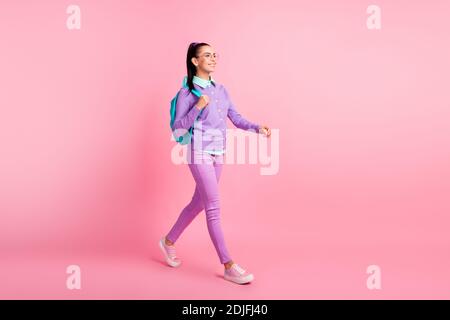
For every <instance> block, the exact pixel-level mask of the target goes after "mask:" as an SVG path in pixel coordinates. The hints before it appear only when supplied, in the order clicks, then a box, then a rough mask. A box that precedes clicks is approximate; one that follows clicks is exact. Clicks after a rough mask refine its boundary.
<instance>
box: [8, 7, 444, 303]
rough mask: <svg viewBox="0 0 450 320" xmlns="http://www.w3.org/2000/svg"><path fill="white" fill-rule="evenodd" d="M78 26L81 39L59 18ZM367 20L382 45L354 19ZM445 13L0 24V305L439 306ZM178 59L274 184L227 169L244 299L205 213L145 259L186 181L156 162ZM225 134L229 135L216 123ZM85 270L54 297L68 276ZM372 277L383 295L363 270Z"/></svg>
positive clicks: (304, 12)
mask: <svg viewBox="0 0 450 320" xmlns="http://www.w3.org/2000/svg"><path fill="white" fill-rule="evenodd" d="M70 4H77V5H79V6H80V8H81V30H72V31H70V30H68V29H67V28H66V19H67V17H68V14H66V8H67V6H68V5H70ZM370 4H376V5H378V6H380V7H381V23H382V28H381V30H368V29H367V27H366V19H367V17H368V14H367V13H366V8H367V6H368V5H370ZM449 12H450V3H449V2H448V1H444V0H443V1H437V0H435V1H376V3H373V2H368V1H349V0H348V1H331V0H329V1H312V0H311V1H298V0H295V1H285V0H278V1H261V0H258V1H227V2H224V1H207V2H205V1H197V0H191V1H170V0H168V1H158V2H156V1H154V2H153V1H111V0H108V1H87V0H86V1H81V0H78V1H74V2H72V1H12V0H2V1H1V4H0V39H1V49H0V52H1V59H0V70H1V72H0V88H1V94H0V112H1V113H0V145H1V157H0V182H1V183H0V254H1V260H2V261H1V263H0V268H1V270H0V298H3V299H11V298H25V299H28V298H33V299H43V298H54V299H79V298H82V299H97V298H111V299H119V298H121V299H134V298H137V299H180V298H194V299H197V298H209V299H219V298H220V299H230V298H231V299H311V298H325V299H330V298H337V299H346V298H359V299H380V298H381V299H396V298H412V299H416V298H426V299H428V298H440V299H442V298H445V299H448V298H450V275H449V273H448V270H449V267H450V256H449V252H450V250H449V249H450V247H449V246H450V235H449V224H450V218H449V212H450V197H449V194H450V165H449V163H450V129H449V125H448V123H449V119H450V108H449V107H450V93H449V91H448V84H449V83H450V62H449V59H448V57H449V56H450V42H449V41H448V40H449V38H448V34H449V30H450V19H448V13H449ZM191 41H206V42H209V43H211V44H212V45H213V46H214V48H215V49H216V51H217V52H219V53H220V55H221V60H220V61H219V64H218V67H217V69H216V70H217V71H216V72H215V73H214V74H213V77H214V78H215V79H216V80H217V81H219V82H221V83H223V84H224V85H225V86H226V87H227V88H228V90H229V92H230V93H231V95H232V97H233V100H234V102H235V104H236V106H237V108H238V110H239V111H240V112H241V113H242V114H243V115H244V116H245V117H247V118H248V119H250V120H252V121H255V122H258V123H266V124H268V125H269V126H270V127H271V128H274V129H279V130H280V170H279V173H278V174H277V175H273V176H262V175H260V174H259V169H260V166H259V165H228V166H226V167H225V168H224V171H223V175H222V178H221V183H220V190H221V202H222V226H223V229H224V233H225V236H226V240H227V244H228V246H229V249H230V252H231V254H232V256H233V257H234V260H235V261H236V262H238V263H240V264H241V265H243V266H244V267H246V268H248V269H249V270H250V271H251V272H253V273H254V274H255V281H254V282H253V283H252V284H251V285H247V286H237V285H234V284H232V283H229V282H225V281H223V280H222V279H221V278H220V276H221V274H222V272H223V271H222V266H221V265H220V264H219V261H218V257H217V256H216V253H215V251H214V247H213V245H212V243H211V241H210V239H209V235H208V232H207V229H206V223H205V217H204V213H203V212H202V213H201V214H200V215H199V216H198V217H197V219H196V220H195V221H194V222H193V223H192V225H191V226H190V227H189V228H188V229H187V230H186V232H185V233H184V234H183V235H182V236H181V238H180V240H179V242H178V243H177V248H178V253H179V256H180V257H181V258H182V259H183V265H182V267H181V268H180V269H171V268H169V267H166V266H165V265H164V263H163V260H162V257H161V254H160V252H159V249H158V247H157V241H158V239H159V238H160V237H161V236H162V235H164V234H165V233H167V232H168V230H169V228H170V227H171V225H172V224H173V223H174V222H175V219H176V218H177V216H178V214H179V212H180V210H181V209H182V208H183V207H184V206H185V205H186V204H187V203H188V201H189V200H190V198H191V196H192V192H193V190H194V181H193V179H192V176H191V175H190V172H189V170H188V168H187V166H176V165H174V164H172V162H171V159H170V151H171V148H172V147H173V145H174V142H172V141H170V137H171V133H170V130H169V126H168V124H169V122H168V121H169V102H170V99H171V98H172V97H173V95H174V94H175V92H176V91H177V90H178V88H179V85H180V82H181V79H182V77H183V76H184V74H185V54H186V49H187V46H188V44H189V43H190V42H191ZM229 127H230V128H231V127H232V124H231V123H229ZM71 264H76V265H79V266H80V267H81V272H82V280H81V281H82V289H81V290H68V289H67V288H66V286H65V283H66V278H67V276H68V275H67V274H66V267H67V266H68V265H71ZM372 264H375V265H378V266H379V267H380V268H381V279H382V280H381V281H382V289H381V290H369V289H368V288H367V287H366V279H367V277H368V274H366V268H367V267H368V266H369V265H372Z"/></svg>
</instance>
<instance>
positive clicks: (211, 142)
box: [159, 42, 271, 284]
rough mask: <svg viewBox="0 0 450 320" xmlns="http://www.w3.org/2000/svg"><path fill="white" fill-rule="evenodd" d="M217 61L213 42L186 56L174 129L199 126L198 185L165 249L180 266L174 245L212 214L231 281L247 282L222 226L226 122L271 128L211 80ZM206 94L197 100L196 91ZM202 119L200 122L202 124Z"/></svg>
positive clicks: (193, 153) (195, 139) (194, 166)
mask: <svg viewBox="0 0 450 320" xmlns="http://www.w3.org/2000/svg"><path fill="white" fill-rule="evenodd" d="M216 63H217V54H216V53H215V52H214V49H213V48H212V47H211V46H210V45H208V44H207V43H203V42H202V43H196V42H194V43H191V44H190V46H189V48H188V52H187V58H186V64H187V86H188V88H182V89H181V90H180V92H179V94H178V99H177V104H176V116H175V121H174V124H173V127H174V129H184V130H189V128H191V127H192V126H193V127H194V130H193V134H192V138H191V142H190V144H189V145H188V148H187V149H188V165H189V169H190V171H191V173H192V176H193V177H194V180H195V182H196V187H195V191H194V195H193V196H192V200H191V202H190V203H189V204H188V205H187V206H186V207H185V208H184V209H183V210H182V211H181V213H180V216H179V217H178V219H177V221H176V223H175V224H174V226H173V227H172V229H171V230H170V232H169V233H168V234H167V235H166V236H165V237H163V238H162V239H161V240H160V242H159V246H160V248H161V250H162V252H163V253H164V256H165V260H166V262H167V264H168V265H170V266H172V267H178V266H179V265H180V263H181V261H180V259H179V258H178V257H177V256H176V252H175V246H174V243H175V242H176V241H177V239H178V237H179V236H180V235H181V233H182V232H183V230H184V229H185V228H186V227H187V226H188V225H189V224H190V223H191V222H192V220H193V219H194V218H195V217H196V216H197V215H198V214H199V213H200V212H201V211H202V210H203V209H205V212H206V222H207V226H208V232H209V235H210V237H211V240H212V242H213V244H214V247H215V249H216V251H217V254H218V256H219V260H220V262H221V263H222V264H223V265H224V266H225V270H224V278H225V279H226V280H229V281H232V282H235V283H239V284H243V283H248V282H251V281H252V280H253V279H254V277H253V275H252V274H251V273H249V272H247V271H246V270H245V269H244V268H242V267H241V266H239V265H238V264H237V263H235V262H234V261H233V260H232V259H231V257H230V254H229V253H228V250H227V247H226V245H225V240H224V236H223V233H222V229H221V226H220V203H219V189H218V183H219V178H220V174H221V172H222V165H223V158H224V154H225V145H226V118H227V117H228V118H230V120H231V121H232V122H233V124H234V125H235V126H236V127H238V128H240V129H242V130H249V131H250V130H251V131H255V132H256V133H260V134H264V135H265V136H266V137H269V136H270V133H271V132H270V129H269V128H268V127H267V126H259V125H257V124H255V123H252V122H250V121H248V120H246V119H244V118H243V117H242V116H241V115H240V114H239V113H238V112H237V111H236V108H235V106H234V104H233V103H232V102H231V100H230V97H229V95H228V92H227V90H226V89H225V87H224V86H222V85H221V84H218V83H217V82H215V81H214V79H212V78H211V73H212V72H214V70H215V67H216ZM193 89H196V90H198V91H200V92H201V94H202V95H201V97H200V98H197V96H195V95H194V94H193V93H191V90H193ZM196 120H198V121H196Z"/></svg>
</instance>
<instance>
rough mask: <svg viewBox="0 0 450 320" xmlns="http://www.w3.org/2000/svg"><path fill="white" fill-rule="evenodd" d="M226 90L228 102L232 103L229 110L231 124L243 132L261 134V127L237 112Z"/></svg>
mask: <svg viewBox="0 0 450 320" xmlns="http://www.w3.org/2000/svg"><path fill="white" fill-rule="evenodd" d="M224 90H225V96H226V98H227V100H228V101H229V102H230V106H229V108H228V118H230V120H231V122H233V124H234V125H235V126H236V127H237V128H239V129H242V130H255V132H256V133H258V132H259V128H260V126H259V125H258V124H256V123H253V122H251V121H248V120H247V119H245V118H244V117H243V116H242V115H241V114H240V113H239V112H238V111H237V110H236V107H235V106H234V104H233V102H232V101H231V99H230V97H229V95H228V92H227V90H226V89H225V88H224Z"/></svg>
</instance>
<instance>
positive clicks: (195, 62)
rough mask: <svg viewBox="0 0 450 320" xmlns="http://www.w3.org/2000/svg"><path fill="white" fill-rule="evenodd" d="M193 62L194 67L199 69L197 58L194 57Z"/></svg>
mask: <svg viewBox="0 0 450 320" xmlns="http://www.w3.org/2000/svg"><path fill="white" fill-rule="evenodd" d="M191 62H192V63H193V64H194V66H196V67H198V59H197V58H196V57H192V59H191Z"/></svg>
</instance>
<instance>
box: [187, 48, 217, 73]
mask: <svg viewBox="0 0 450 320" xmlns="http://www.w3.org/2000/svg"><path fill="white" fill-rule="evenodd" d="M216 59H217V55H216V52H215V51H214V49H213V48H212V47H210V46H202V47H200V49H199V50H198V53H197V57H194V58H192V63H193V64H194V65H195V66H197V69H198V70H201V71H203V72H207V73H210V72H214V70H215V69H216Z"/></svg>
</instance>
